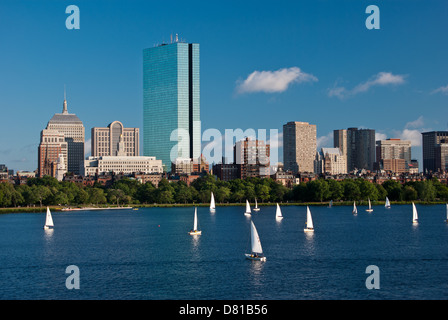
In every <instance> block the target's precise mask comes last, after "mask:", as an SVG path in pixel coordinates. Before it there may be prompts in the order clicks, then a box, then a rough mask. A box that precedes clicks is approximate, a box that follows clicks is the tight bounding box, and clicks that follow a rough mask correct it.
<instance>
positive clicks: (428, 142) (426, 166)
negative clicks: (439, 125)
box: [422, 131, 448, 173]
mask: <svg viewBox="0 0 448 320" xmlns="http://www.w3.org/2000/svg"><path fill="white" fill-rule="evenodd" d="M422 140H423V172H424V173H426V172H428V173H429V172H438V171H445V170H448V154H447V144H448V131H431V132H423V133H422Z"/></svg>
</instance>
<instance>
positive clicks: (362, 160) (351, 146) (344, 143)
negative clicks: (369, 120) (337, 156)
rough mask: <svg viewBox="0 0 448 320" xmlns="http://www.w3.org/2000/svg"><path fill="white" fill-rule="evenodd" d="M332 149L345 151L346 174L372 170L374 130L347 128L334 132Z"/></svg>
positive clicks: (373, 161)
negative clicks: (358, 170)
mask: <svg viewBox="0 0 448 320" xmlns="http://www.w3.org/2000/svg"><path fill="white" fill-rule="evenodd" d="M333 133H334V147H335V148H339V149H340V150H341V151H342V152H343V153H344V152H345V150H346V156H347V172H350V171H353V170H355V169H367V170H373V167H374V163H375V130H372V129H358V128H348V129H347V130H345V129H342V130H334V132H333Z"/></svg>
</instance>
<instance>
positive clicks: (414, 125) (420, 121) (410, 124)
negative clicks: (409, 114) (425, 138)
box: [405, 116, 423, 129]
mask: <svg viewBox="0 0 448 320" xmlns="http://www.w3.org/2000/svg"><path fill="white" fill-rule="evenodd" d="M422 126H423V116H420V117H418V119H417V120H414V121H410V122H408V123H406V126H405V128H406V129H409V128H421V127H422Z"/></svg>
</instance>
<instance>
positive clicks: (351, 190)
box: [343, 179, 361, 201]
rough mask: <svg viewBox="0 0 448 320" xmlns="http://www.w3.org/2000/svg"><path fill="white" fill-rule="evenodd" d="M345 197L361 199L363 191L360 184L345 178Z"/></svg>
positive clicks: (346, 198)
mask: <svg viewBox="0 0 448 320" xmlns="http://www.w3.org/2000/svg"><path fill="white" fill-rule="evenodd" d="M343 185H344V198H345V200H355V201H356V200H359V199H360V197H361V191H360V190H359V186H358V184H356V183H355V182H354V181H353V180H351V179H345V180H344V183H343Z"/></svg>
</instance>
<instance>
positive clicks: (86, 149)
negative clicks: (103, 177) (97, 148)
mask: <svg viewBox="0 0 448 320" xmlns="http://www.w3.org/2000/svg"><path fill="white" fill-rule="evenodd" d="M91 149H92V143H91V139H88V140H87V141H86V142H84V156H85V157H88V156H90V154H91V151H92V150H91Z"/></svg>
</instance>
